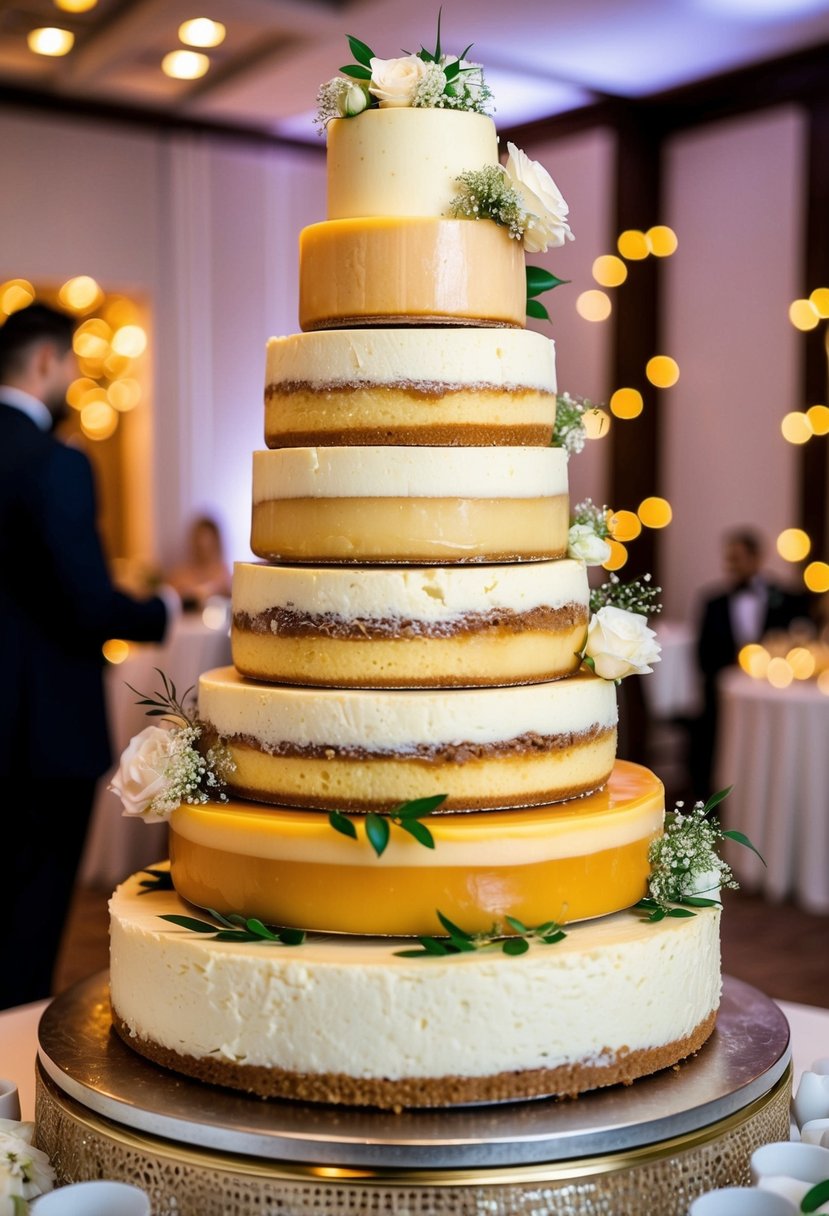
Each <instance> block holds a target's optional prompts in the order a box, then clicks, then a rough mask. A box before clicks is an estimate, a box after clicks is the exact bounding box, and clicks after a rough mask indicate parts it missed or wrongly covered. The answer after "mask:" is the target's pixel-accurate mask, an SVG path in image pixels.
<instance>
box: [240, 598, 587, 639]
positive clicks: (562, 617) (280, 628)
mask: <svg viewBox="0 0 829 1216" xmlns="http://www.w3.org/2000/svg"><path fill="white" fill-rule="evenodd" d="M587 616H588V614H587V608H586V607H585V606H583V605H581V604H564V605H562V606H561V607H560V608H549V607H544V606H540V607H538V608H531V609H530V610H529V611H528V612H513V611H511V610H510V609H508V608H502V609H501V608H495V609H492V610H490V611H489V612H467V613H465V614H464V615H463V616H457V617H452V618H451V619H448V620H441V621H421V620H414V619H411V620H410V619H407V620H400V618H392V617H389V618H387V619H383V620H376V619H368V618H362V619H359V618H352V617H343V616H334V615H333V614H331V613H329V614H327V615H324V616H309V615H308V614H307V613H304V612H294V611H292V610H291V609H289V608H271V609H269V610H268V611H267V612H260V613H259V614H258V615H257V616H254V617H251V616H249V615H247V614H246V613H237V614H236V615H235V616H234V618H233V628H234V629H238V630H240V631H241V632H243V633H253V634H261V635H264V636H266V637H267V636H269V635H272V634H275V633H278V634H281V635H282V636H285V637H292V638H302V637H319V636H320V635H322V636H323V637H327V638H344V639H345V638H351V639H354V640H355V641H365V640H366V639H369V638H400V639H408V638H419V637H424V638H449V637H457V636H458V635H461V634H470V633H490V634H492V635H493V636H496V635H503V634H508V633H525V632H527V630H538V631H541V630H549V631H550V632H556V633H557V632H561V631H564V630H568V631H569V630H570V629H574V628H575V627H576V626H577V625H586V624H587Z"/></svg>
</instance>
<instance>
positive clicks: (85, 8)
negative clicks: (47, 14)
mask: <svg viewBox="0 0 829 1216" xmlns="http://www.w3.org/2000/svg"><path fill="white" fill-rule="evenodd" d="M97 3H98V0H55V8H61V9H63V11H64V12H65V13H88V12H89V10H90V9H91V8H94V7H95V5H96V4H97Z"/></svg>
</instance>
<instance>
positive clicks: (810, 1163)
mask: <svg viewBox="0 0 829 1216" xmlns="http://www.w3.org/2000/svg"><path fill="white" fill-rule="evenodd" d="M750 1169H751V1181H752V1182H753V1183H754V1185H755V1186H762V1185H763V1180H764V1179H770V1178H790V1179H793V1180H795V1181H797V1182H807V1183H808V1184H809V1187H813V1186H814V1185H815V1183H816V1182H823V1180H824V1178H829V1148H823V1147H822V1146H821V1145H819V1144H802V1143H800V1142H799V1141H797V1140H776V1141H774V1143H772V1144H763V1145H761V1146H760V1148H756V1149H755V1150H754V1152H753V1153H752V1154H751V1164H750ZM807 1189H808V1188H807Z"/></svg>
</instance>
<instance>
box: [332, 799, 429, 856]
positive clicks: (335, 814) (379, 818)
mask: <svg viewBox="0 0 829 1216" xmlns="http://www.w3.org/2000/svg"><path fill="white" fill-rule="evenodd" d="M447 797H448V795H447V794H432V795H431V796H430V797H428V798H413V799H412V800H411V801H410V802H403V803H401V805H400V806H397V807H395V808H394V810H391V811H388V812H387V813H386V814H383V815H378V814H376V813H375V812H373V811H372V812H371V813H370V814H368V815H365V816H363V817H362V822H363V826H364V828H365V833H366V838H367V840H368V842H369V844H370V845H371V847H372V848H373V849H374V852H375V853H376V854H377V856H378V857H382V855H383V853H384V852H385V850H386V846H387V845H388V843H389V839H390V837H391V826H392V824H394V826H395V827H398V828H402V830H403V831H404V832H408V834H409V835H410V836H412V837H414V839H415V840H416V841H417V843H418V844H422V845H423V846H424V848H427V849H433V848H434V847H435V838H434V836H433V835H432V833H431V832H430V831H429V829H428V828H427V827H426V824H425V823H421V822H420V820H421V819H423V818H424V817H425V816H426V815H431V813H432V811H434V810H437V808H438V807H439V806H440V805H441V804H442V803H443V802H445V801H446V799H447ZM328 822H329V823H330V824H331V827H332V828H334V830H335V831H336V832H340V833H341V834H342V835H343V836H348V838H349V839H350V840H357V838H358V833H357V825H356V822H355V820H354V819H353V818H349V816H348V815H343V814H342V812H341V811H331V813H330V814H329V816H328Z"/></svg>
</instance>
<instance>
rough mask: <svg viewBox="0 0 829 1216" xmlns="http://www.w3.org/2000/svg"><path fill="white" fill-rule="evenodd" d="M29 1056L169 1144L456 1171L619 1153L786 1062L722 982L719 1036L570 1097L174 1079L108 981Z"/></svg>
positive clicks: (756, 1009)
mask: <svg viewBox="0 0 829 1216" xmlns="http://www.w3.org/2000/svg"><path fill="white" fill-rule="evenodd" d="M38 1038H39V1048H38V1056H39V1059H40V1062H41V1065H42V1067H43V1068H44V1069H45V1071H46V1073H47V1074H48V1076H49V1077H50V1078H51V1079H52V1081H53V1082H54V1083H55V1084H56V1085H57V1086H58V1088H59V1089H60V1090H62V1091H63V1092H64V1093H65V1094H66V1095H68V1096H69V1097H70V1098H73V1099H75V1100H76V1101H77V1102H79V1103H80V1104H81V1105H82V1106H84V1107H86V1108H87V1109H88V1110H91V1111H93V1112H95V1113H96V1114H97V1115H100V1116H103V1117H104V1118H106V1119H110V1120H112V1121H113V1122H115V1123H117V1124H119V1125H121V1126H123V1127H127V1128H130V1129H132V1130H134V1131H137V1132H144V1133H148V1134H150V1135H153V1136H161V1137H164V1138H166V1139H168V1140H172V1141H175V1142H177V1143H179V1144H184V1145H192V1146H197V1147H199V1148H209V1149H215V1150H219V1151H222V1152H225V1153H233V1154H241V1155H244V1156H251V1157H257V1158H262V1159H265V1160H270V1161H283V1162H310V1163H313V1164H314V1165H319V1166H326V1165H330V1166H339V1167H349V1166H351V1167H377V1168H379V1167H383V1168H393V1169H394V1168H399V1169H418V1168H424V1169H442V1168H445V1169H460V1168H467V1169H469V1168H478V1167H492V1166H510V1165H526V1164H532V1163H541V1162H556V1161H567V1160H573V1159H576V1158H580V1157H588V1156H597V1155H600V1154H606V1153H616V1152H623V1151H627V1150H630V1149H633V1148H637V1147H640V1146H645V1145H653V1144H657V1143H661V1142H663V1141H665V1140H669V1139H672V1138H674V1137H677V1136H681V1135H685V1134H687V1133H689V1132H694V1131H696V1130H698V1129H701V1128H705V1127H708V1126H709V1125H711V1124H713V1123H716V1122H718V1121H720V1120H722V1119H726V1118H728V1117H729V1116H730V1115H733V1114H736V1113H737V1112H739V1111H741V1110H744V1109H745V1108H746V1107H747V1106H749V1105H750V1104H751V1103H752V1102H754V1101H756V1100H758V1099H760V1098H762V1097H764V1096H765V1095H767V1094H768V1093H769V1092H770V1091H771V1090H772V1089H773V1088H774V1087H775V1085H776V1084H777V1083H778V1082H779V1081H780V1079H781V1078H782V1077H783V1076H784V1074H785V1073H786V1071H787V1069H788V1067H789V1063H790V1059H791V1045H790V1036H789V1025H788V1022H787V1021H786V1018H785V1016H784V1014H783V1013H782V1011H781V1010H780V1009H779V1007H778V1006H777V1005H776V1004H775V1003H774V1001H772V1000H771V999H770V998H769V997H767V996H765V995H764V994H763V993H761V992H759V991H758V990H757V989H756V988H753V987H751V986H750V985H748V984H745V983H743V982H742V981H741V980H737V979H734V978H733V977H729V976H726V977H724V980H723V995H722V1003H721V1006H720V1011H719V1014H718V1018H717V1026H716V1029H715V1031H714V1033H713V1035H712V1036H711V1038H710V1039H709V1041H708V1042H707V1043H706V1044H705V1046H704V1047H703V1048H702V1049H701V1050H700V1052H699V1053H698V1054H697V1055H696V1056H694V1057H692V1058H690V1059H689V1060H686V1061H684V1062H683V1063H681V1064H679V1065H677V1066H675V1067H673V1068H668V1069H665V1070H664V1071H663V1072H661V1073H657V1074H655V1075H654V1076H651V1077H644V1078H642V1079H641V1080H639V1081H636V1082H634V1084H633V1085H630V1086H622V1085H616V1086H612V1087H609V1088H607V1089H601V1090H595V1091H593V1092H592V1093H588V1094H582V1095H581V1096H580V1097H578V1098H576V1099H570V1098H564V1099H557V1098H552V1097H548V1098H535V1099H532V1100H529V1101H524V1102H504V1103H499V1104H491V1105H477V1106H466V1107H463V1108H457V1107H455V1108H450V1109H440V1110H435V1109H431V1110H416V1111H412V1110H409V1111H403V1112H402V1113H400V1114H392V1113H389V1112H388V1111H375V1110H358V1109H349V1108H345V1107H336V1106H321V1105H320V1106H317V1105H305V1104H299V1103H294V1102H287V1101H284V1102H283V1101H277V1100H274V1099H268V1100H264V1099H261V1098H258V1097H252V1096H249V1095H245V1094H240V1093H237V1092H235V1091H233V1090H228V1089H222V1088H219V1087H216V1086H212V1085H205V1084H204V1083H202V1082H199V1081H194V1080H190V1079H189V1078H187V1077H182V1076H179V1075H178V1074H176V1073H173V1072H170V1071H168V1070H167V1069H164V1068H161V1067H159V1066H157V1065H155V1064H152V1063H150V1062H149V1061H147V1060H145V1059H143V1057H141V1056H139V1055H137V1054H136V1053H134V1052H132V1051H130V1049H129V1048H128V1047H126V1046H125V1045H124V1043H122V1041H121V1040H120V1039H119V1038H118V1036H117V1034H116V1033H115V1031H114V1030H113V1029H112V1024H111V1015H110V1005H109V976H108V973H107V972H100V973H99V974H97V975H94V976H92V977H90V978H89V979H87V980H84V981H82V982H81V983H80V984H76V985H75V986H74V987H73V988H70V989H68V990H67V991H66V992H64V993H62V994H61V995H60V996H58V997H56V998H55V999H54V1000H53V1001H52V1003H51V1004H50V1005H49V1006H48V1007H47V1008H46V1010H45V1012H44V1013H43V1015H42V1018H41V1021H40V1026H39V1031H38Z"/></svg>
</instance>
